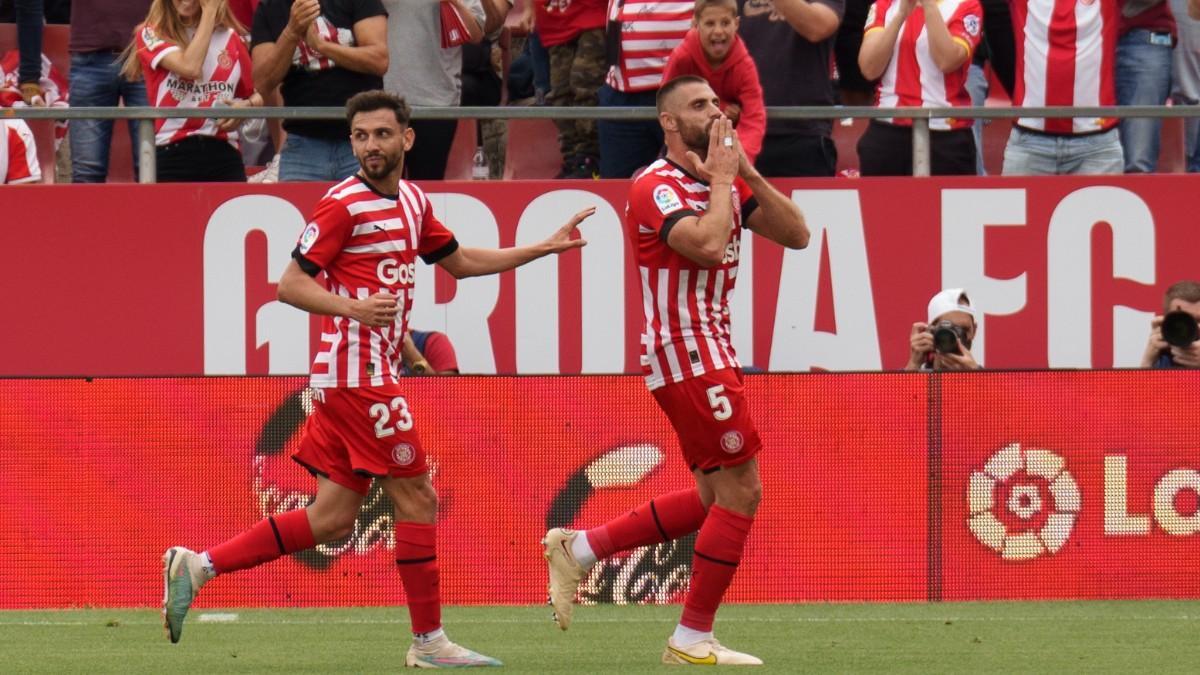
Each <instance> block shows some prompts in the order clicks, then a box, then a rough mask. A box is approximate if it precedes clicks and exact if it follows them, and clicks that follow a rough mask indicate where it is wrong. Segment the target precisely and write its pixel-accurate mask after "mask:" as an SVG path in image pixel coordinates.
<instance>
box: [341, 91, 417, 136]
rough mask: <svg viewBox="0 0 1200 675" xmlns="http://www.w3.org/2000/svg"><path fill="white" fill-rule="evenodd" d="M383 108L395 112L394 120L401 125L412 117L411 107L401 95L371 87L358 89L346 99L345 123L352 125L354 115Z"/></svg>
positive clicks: (406, 124) (403, 125)
mask: <svg viewBox="0 0 1200 675" xmlns="http://www.w3.org/2000/svg"><path fill="white" fill-rule="evenodd" d="M385 109H386V110H391V111H392V112H394V113H396V121H397V122H399V123H400V126H402V127H406V126H408V121H409V120H410V119H412V108H409V107H408V103H407V102H406V101H405V100H404V97H403V96H397V95H395V94H393V93H392V92H390V91H384V90H382V89H372V90H370V91H360V92H359V93H357V94H355V95H354V96H351V97H350V100H349V101H346V124H349V125H351V126H353V125H354V116H355V115H357V114H359V113H366V112H375V111H376V110H385Z"/></svg>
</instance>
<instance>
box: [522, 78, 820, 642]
mask: <svg viewBox="0 0 1200 675" xmlns="http://www.w3.org/2000/svg"><path fill="white" fill-rule="evenodd" d="M719 104H720V101H719V100H718V99H717V96H716V94H714V93H713V90H712V89H711V88H710V87H709V85H708V83H707V82H705V81H704V79H702V78H699V77H696V76H684V77H679V78H676V79H674V80H671V81H670V82H668V83H667V84H665V85H663V87H662V88H661V89H660V90H659V92H658V98H657V105H658V121H659V124H660V125H661V126H662V129H663V132H664V135H665V138H666V146H667V154H666V157H664V158H663V159H660V160H658V161H656V162H654V163H653V164H651V165H650V166H649V167H647V168H646V169H645V170H644V171H642V172H641V174H639V175H638V176H637V178H635V179H634V181H633V186H632V187H631V188H630V193H629V205H628V208H627V210H626V217H625V226H626V231H627V234H628V236H629V238H630V239H631V240H632V243H633V248H634V250H635V251H637V259H638V269H639V271H640V273H641V274H640V276H641V279H642V304H643V306H644V307H645V310H646V322H645V328H644V330H643V335H642V344H643V345H644V347H645V353H644V354H643V356H642V365H643V370H644V372H645V376H646V384H647V386H648V387H649V388H650V392H651V393H652V394H653V395H654V398H655V400H656V401H658V405H659V407H661V408H662V410H663V412H665V413H666V415H667V418H668V419H669V420H670V421H671V425H672V426H673V427H674V428H675V432H676V434H678V436H679V443H680V446H681V447H682V450H683V458H684V461H686V462H687V464H688V466H689V467H690V468H691V471H692V474H693V475H694V476H695V479H696V485H695V486H694V487H691V488H688V489H684V490H679V491H678V492H672V493H669V494H665V495H660V496H658V497H655V498H654V499H652V500H650V501H649V502H647V503H646V504H643V505H641V506H639V507H637V508H635V509H634V510H632V511H630V512H629V513H627V514H625V515H623V516H620V517H619V518H616V519H615V520H612V521H610V522H608V523H606V524H604V525H601V526H600V527H596V528H593V529H590V530H587V531H586V532H576V531H572V530H567V529H563V528H554V529H551V530H550V531H548V532H547V533H546V538H545V539H544V540H543V542H542V543H543V544H544V546H545V549H544V555H545V558H546V561H547V563H548V565H549V568H550V600H551V603H552V604H553V605H554V615H555V619H556V620H557V621H558V625H559V627H560V628H562V629H563V630H566V629H567V628H568V627H569V626H570V625H571V616H572V612H573V609H574V608H573V602H574V600H575V594H576V592H577V590H578V588H579V584H580V582H581V581H582V580H583V579H584V577H585V576H586V575H587V573H588V569H589V568H590V567H591V566H592V565H594V564H595V563H596V561H597V560H599V559H602V558H607V557H608V556H611V555H613V554H614V553H617V552H618V551H625V550H628V549H632V548H635V547H638V546H647V545H650V544H656V543H658V542H662V541H666V540H671V539H676V538H678V537H682V536H684V535H686V534H689V533H691V532H695V531H696V530H699V531H700V534H699V536H698V537H697V539H696V547H695V555H694V557H693V559H692V579H691V586H690V588H689V589H688V594H687V598H686V600H685V602H684V608H683V617H682V618H681V619H680V620H679V625H678V626H676V628H675V633H674V635H672V636H671V637H670V638H669V639H668V640H667V648H666V651H665V652H663V656H662V660H663V662H664V663H668V664H695V665H721V664H728V665H757V664H761V663H762V661H760V660H759V659H758V658H756V657H754V656H751V655H749V654H743V653H740V652H736V651H734V650H732V649H729V648H727V647H724V646H722V645H721V644H720V643H719V642H717V640H716V639H715V638H714V637H713V633H712V626H713V618H714V617H715V616H716V612H717V606H718V605H719V604H720V603H721V597H722V596H723V595H724V594H725V589H726V588H728V587H729V583H730V581H732V579H733V574H734V572H735V571H736V570H737V567H738V563H739V561H740V560H741V557H742V549H743V547H744V545H745V542H746V536H747V535H748V534H749V532H750V526H751V524H752V523H753V522H754V512H755V510H756V509H757V508H758V503H759V500H760V499H761V497H762V486H761V484H760V483H759V478H758V464H757V461H756V459H755V457H756V456H757V455H758V453H759V450H760V449H761V447H762V443H761V441H760V440H759V436H758V432H757V431H756V430H755V428H754V422H753V421H752V420H751V419H750V413H749V410H748V409H747V404H746V399H745V396H744V395H743V382H742V372H741V364H740V363H739V362H738V360H737V356H736V355H735V354H734V351H733V344H732V343H731V341H730V338H729V295H730V293H732V291H733V286H734V282H735V281H736V280H737V270H738V255H739V251H740V248H741V247H740V242H741V235H742V228H743V227H744V228H746V229H749V230H751V231H753V232H756V233H758V234H760V235H762V236H764V237H766V238H768V239H771V240H773V241H776V242H778V243H780V244H782V245H784V246H787V247H788V248H804V247H805V246H807V245H808V237H809V233H808V227H807V226H806V225H805V222H804V216H803V215H802V214H801V213H800V209H799V208H797V207H796V205H795V204H793V203H792V202H791V200H789V199H788V198H787V197H785V196H783V195H782V194H780V193H779V192H778V191H777V190H775V189H774V188H773V187H771V185H770V184H769V183H767V181H766V180H764V179H763V177H762V176H761V175H759V173H758V172H757V171H756V170H755V169H754V166H753V165H752V164H750V162H748V161H747V160H746V155H745V153H744V152H743V151H742V148H741V144H740V143H739V142H738V138H737V132H735V131H734V129H733V125H732V124H731V123H730V121H729V120H728V119H727V118H726V117H725V116H724V115H722V114H721V109H720V106H719Z"/></svg>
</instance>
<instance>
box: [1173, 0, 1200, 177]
mask: <svg viewBox="0 0 1200 675" xmlns="http://www.w3.org/2000/svg"><path fill="white" fill-rule="evenodd" d="M1170 2H1171V14H1172V15H1173V16H1174V17H1175V28H1176V31H1177V32H1178V35H1179V43H1178V44H1177V45H1175V61H1174V63H1173V67H1172V69H1171V73H1172V76H1173V77H1172V83H1171V101H1172V102H1173V103H1174V104H1175V105H1191V106H1194V105H1200V20H1197V19H1196V18H1194V17H1192V16H1190V14H1189V10H1188V0H1170ZM1183 128H1184V146H1183V158H1184V161H1185V162H1186V163H1187V171H1188V173H1196V172H1200V117H1189V118H1187V119H1186V120H1184V123H1183Z"/></svg>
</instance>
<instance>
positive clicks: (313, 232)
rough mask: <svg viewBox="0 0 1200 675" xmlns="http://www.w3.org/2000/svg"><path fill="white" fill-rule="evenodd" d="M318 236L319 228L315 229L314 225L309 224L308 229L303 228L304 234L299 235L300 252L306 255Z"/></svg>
mask: <svg viewBox="0 0 1200 675" xmlns="http://www.w3.org/2000/svg"><path fill="white" fill-rule="evenodd" d="M319 236H321V228H319V227H317V224H316V223H309V224H308V227H306V228H304V232H302V233H300V252H301V253H308V250H309V249H310V248H312V245H313V244H315V243H316V242H317V237H319Z"/></svg>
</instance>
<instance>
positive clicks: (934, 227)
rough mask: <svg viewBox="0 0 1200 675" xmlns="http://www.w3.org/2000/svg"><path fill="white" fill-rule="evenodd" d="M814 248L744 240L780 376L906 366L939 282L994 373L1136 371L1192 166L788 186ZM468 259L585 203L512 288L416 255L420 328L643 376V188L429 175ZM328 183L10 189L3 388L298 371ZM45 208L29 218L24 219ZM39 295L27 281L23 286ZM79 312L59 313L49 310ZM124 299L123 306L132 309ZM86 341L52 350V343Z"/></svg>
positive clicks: (752, 339)
mask: <svg viewBox="0 0 1200 675" xmlns="http://www.w3.org/2000/svg"><path fill="white" fill-rule="evenodd" d="M777 184H778V186H779V187H780V188H781V189H783V190H784V191H785V192H786V193H787V194H789V195H790V196H791V197H792V199H793V200H795V201H796V202H797V203H798V204H799V205H800V206H801V207H802V208H803V210H804V211H805V213H806V214H807V217H808V222H809V225H810V227H811V228H812V230H813V237H812V242H811V245H810V246H809V248H808V249H807V250H804V251H788V252H784V251H783V250H782V249H780V248H779V247H778V246H776V245H774V244H772V243H770V242H767V241H766V240H763V239H761V238H758V237H754V236H749V235H747V236H746V237H744V238H743V243H742V246H741V248H740V264H741V267H740V274H739V283H738V287H739V288H738V290H737V291H736V292H735V294H734V299H733V307H732V320H733V323H734V329H733V335H734V342H735V346H736V348H737V351H738V354H739V356H740V357H741V360H742V362H743V363H746V364H753V365H755V366H758V367H759V368H762V369H765V370H771V371H805V370H813V369H815V370H872V369H878V368H881V367H883V368H898V367H901V366H902V365H903V364H904V362H905V360H906V358H907V348H908V333H909V329H910V327H911V325H912V323H913V322H914V321H918V320H923V319H924V318H925V316H924V315H925V304H926V302H927V301H928V299H929V298H930V296H932V295H933V293H935V292H936V291H937V290H938V289H940V288H943V287H959V286H961V287H965V288H967V289H968V290H969V291H970V292H971V296H972V298H973V300H974V302H975V304H976V305H977V306H978V307H979V308H980V309H981V310H982V312H983V313H984V321H983V324H982V328H981V330H980V333H979V336H978V337H977V338H976V344H975V346H974V348H973V351H974V352H975V354H976V356H979V357H981V358H982V360H983V362H984V363H985V364H987V365H988V366H989V367H993V368H997V367H1007V368H1039V367H1046V366H1050V367H1098V368H1103V367H1109V366H1114V365H1115V366H1132V365H1136V364H1137V363H1138V361H1139V358H1140V356H1141V352H1142V349H1143V347H1144V344H1145V340H1146V336H1147V334H1148V332H1149V322H1150V318H1151V316H1152V314H1153V313H1155V312H1156V311H1160V308H1161V302H1162V293H1163V290H1164V289H1165V288H1166V286H1167V285H1169V284H1170V283H1172V282H1174V281H1177V280H1179V279H1183V278H1194V277H1195V276H1196V272H1195V261H1196V260H1198V259H1200V238H1198V237H1196V236H1194V229H1195V225H1194V213H1193V209H1192V208H1191V207H1189V206H1188V204H1189V203H1190V202H1189V201H1188V200H1187V199H1185V198H1181V196H1186V195H1188V194H1192V193H1194V192H1195V188H1196V179H1195V178H1194V177H1192V176H1115V177H1096V176H1089V177H1083V178H1072V177H1038V178H1029V179H1021V178H961V179H949V178H939V179H911V178H904V179H862V180H857V181H855V180H845V179H843V180H812V179H810V180H780V181H778V183H777ZM424 188H425V189H426V191H427V192H428V193H430V195H431V197H432V202H433V204H434V211H435V213H436V214H437V215H438V216H439V217H440V218H441V219H442V220H444V221H445V222H446V223H447V224H448V225H449V226H450V227H451V228H452V229H453V230H454V231H455V232H456V233H457V235H458V236H459V238H460V239H461V240H462V241H463V242H465V243H467V244H471V245H482V246H495V245H512V244H514V243H529V242H533V241H537V240H539V239H541V238H542V237H544V236H546V235H547V234H549V233H550V232H552V231H553V230H554V229H555V228H557V227H558V226H559V225H560V224H561V223H563V222H564V221H565V220H566V218H567V217H568V216H569V215H570V214H572V213H574V212H575V211H578V210H580V209H582V208H584V207H587V206H596V207H597V208H598V211H597V213H596V215H595V216H593V217H592V218H591V219H590V220H589V221H588V222H587V223H585V224H584V225H583V227H582V228H581V229H582V232H583V235H584V236H585V237H587V239H588V241H589V245H588V246H587V247H586V248H584V249H583V250H582V252H571V253H568V254H566V255H564V256H562V257H561V258H560V259H554V258H550V259H543V260H541V261H538V262H536V263H533V264H531V265H528V266H526V267H523V268H521V269H520V270H518V271H516V272H510V273H506V274H503V275H500V276H499V277H484V278H477V279H469V280H464V281H462V282H455V281H454V280H453V279H451V278H450V277H449V276H448V275H446V274H445V273H444V272H441V271H440V270H439V271H436V272H435V270H434V269H433V268H430V267H428V266H425V265H421V264H418V265H417V296H416V306H415V308H414V311H413V321H414V324H415V326H416V327H418V328H423V329H427V330H428V329H436V330H444V331H445V332H447V333H448V334H449V335H450V337H451V339H452V341H453V342H454V344H455V346H456V347H457V349H458V353H459V358H460V363H461V365H462V367H463V370H464V371H465V372H471V373H501V374H514V373H520V374H545V373H562V374H576V373H619V372H626V373H636V372H638V350H639V342H638V332H639V331H640V329H641V323H642V316H641V313H642V308H641V307H642V306H641V298H640V288H639V286H640V281H639V280H638V278H637V276H636V271H635V269H634V266H633V265H632V263H631V261H630V260H629V257H630V256H629V248H628V246H627V244H626V241H625V238H624V235H623V233H622V227H621V223H620V221H621V217H622V214H623V213H624V208H625V199H626V194H627V191H628V182H627V181H554V182H550V181H529V182H523V181H518V182H484V181H480V182H468V183H429V184H425V185H424ZM325 189H326V186H324V185H318V184H286V185H272V186H261V185H206V186H205V187H204V189H203V190H198V189H196V187H195V186H189V185H157V186H138V185H106V186H86V185H73V186H58V187H56V186H10V187H6V188H5V189H4V190H0V213H5V214H9V215H8V217H6V218H5V219H4V222H3V224H2V225H0V251H4V252H6V253H7V256H6V263H7V267H8V269H7V273H8V276H9V278H10V279H14V280H19V281H17V282H14V284H13V285H12V288H13V289H14V292H9V293H4V294H0V312H3V314H4V315H5V316H11V317H20V320H21V322H22V324H23V325H24V326H28V327H29V329H28V330H15V331H14V330H9V331H3V332H0V351H3V353H7V354H20V355H21V358H12V359H5V360H2V361H0V375H135V376H136V375H200V374H209V375H213V374H251V375H263V374H277V375H287V374H302V373H304V372H306V371H307V368H308V365H309V362H310V354H311V350H312V347H313V345H314V344H315V340H316V338H317V335H318V330H317V328H316V326H315V324H313V323H311V322H309V320H308V319H307V318H306V317H305V316H304V315H303V314H302V313H300V312H299V311H297V310H295V309H293V308H290V307H287V306H284V305H281V304H280V303H278V302H276V300H275V288H274V282H275V281H276V280H277V279H278V278H279V275H280V274H281V273H282V271H283V269H284V267H285V266H286V264H287V262H288V260H289V254H290V252H291V251H292V249H293V247H294V245H295V241H296V239H297V236H298V234H299V232H300V231H301V229H303V225H304V222H305V217H306V214H308V213H309V212H310V211H311V209H312V207H313V205H314V204H315V203H316V201H317V199H319V198H320V196H321V195H322V194H323V192H324V191H325ZM31 204H36V205H37V206H36V208H30V205H31ZM22 289H23V290H22ZM53 298H63V299H68V300H69V301H70V304H71V306H72V310H71V311H61V308H60V307H59V306H58V305H56V303H54V302H48V301H47V299H53ZM118 308H119V309H118ZM81 330H82V333H83V335H84V336H86V337H85V339H76V340H50V339H47V336H48V335H63V336H71V335H80V333H81Z"/></svg>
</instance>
